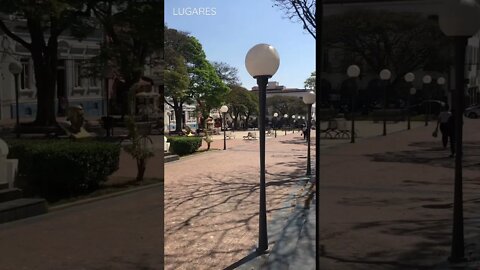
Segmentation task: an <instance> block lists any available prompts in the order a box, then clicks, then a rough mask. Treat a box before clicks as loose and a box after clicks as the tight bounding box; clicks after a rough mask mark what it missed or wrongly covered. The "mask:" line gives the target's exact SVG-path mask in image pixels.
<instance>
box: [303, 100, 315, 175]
mask: <svg viewBox="0 0 480 270" xmlns="http://www.w3.org/2000/svg"><path fill="white" fill-rule="evenodd" d="M315 97H316V96H315V92H313V91H310V92H308V93H306V94H305V95H304V96H303V102H304V103H305V104H307V117H308V119H307V129H306V130H305V132H307V134H306V135H307V144H308V148H307V173H306V175H312V168H311V167H312V166H311V160H310V129H311V126H310V125H311V122H312V104H313V103H315Z"/></svg>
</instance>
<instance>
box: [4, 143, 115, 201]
mask: <svg viewBox="0 0 480 270" xmlns="http://www.w3.org/2000/svg"><path fill="white" fill-rule="evenodd" d="M8 144H9V146H10V153H9V155H8V156H9V158H15V159H18V160H19V163H18V178H17V185H18V186H19V187H20V188H22V189H24V192H25V193H26V194H27V195H30V196H32V195H33V196H37V195H38V196H42V197H44V198H46V199H47V200H48V201H50V202H51V201H56V200H59V199H63V198H68V197H71V196H75V195H79V194H82V193H85V192H89V191H92V190H95V189H96V188H98V187H99V185H100V183H101V182H103V181H105V180H106V179H107V176H109V175H110V174H112V173H113V172H115V171H116V170H118V166H119V157H120V145H119V144H118V143H107V142H97V141H67V140H18V141H9V142H8Z"/></svg>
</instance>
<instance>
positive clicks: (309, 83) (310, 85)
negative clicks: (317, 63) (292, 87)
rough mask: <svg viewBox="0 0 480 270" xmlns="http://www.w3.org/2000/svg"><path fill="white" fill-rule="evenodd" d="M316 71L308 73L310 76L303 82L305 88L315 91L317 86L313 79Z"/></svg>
mask: <svg viewBox="0 0 480 270" xmlns="http://www.w3.org/2000/svg"><path fill="white" fill-rule="evenodd" d="M316 76H317V75H316V72H315V71H314V72H312V74H310V77H308V78H307V79H306V80H305V82H304V84H305V88H306V89H311V90H313V91H316V89H317V87H316V84H315V80H316Z"/></svg>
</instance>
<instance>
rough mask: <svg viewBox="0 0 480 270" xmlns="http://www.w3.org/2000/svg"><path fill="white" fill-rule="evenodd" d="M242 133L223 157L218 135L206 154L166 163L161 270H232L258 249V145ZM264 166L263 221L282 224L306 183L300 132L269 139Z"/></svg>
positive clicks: (303, 150)
mask: <svg viewBox="0 0 480 270" xmlns="http://www.w3.org/2000/svg"><path fill="white" fill-rule="evenodd" d="M280 134H281V136H280ZM240 135H242V134H241V133H240V132H239V133H237V136H236V139H232V140H228V141H227V150H226V151H224V150H218V149H223V140H222V139H223V137H222V136H221V135H220V136H216V137H215V141H214V143H213V144H212V146H211V151H208V152H204V153H200V154H196V155H193V156H189V157H185V158H182V159H180V160H179V161H175V162H170V163H167V164H165V269H224V268H227V267H229V266H230V268H229V269H233V268H232V267H233V266H232V265H235V263H236V262H238V261H240V260H241V259H242V258H244V257H245V256H247V255H248V254H250V253H251V252H252V251H253V250H254V249H255V247H256V245H257V243H258V200H259V197H258V188H259V154H258V149H259V148H258V147H259V143H258V140H243V139H242V136H240ZM313 153H314V152H312V155H313ZM266 163H267V165H266V169H267V174H266V182H267V211H268V221H269V222H271V221H273V220H283V223H284V222H286V220H287V218H288V217H289V214H290V213H291V212H292V211H293V209H294V206H295V200H294V195H295V194H294V193H295V192H296V191H298V190H299V188H300V187H301V185H302V184H304V179H302V178H304V175H305V172H306V143H305V141H304V140H303V138H302V137H300V133H298V132H295V134H291V133H289V134H288V135H287V136H285V135H284V133H280V132H278V134H277V138H274V136H272V137H268V138H267V140H266ZM280 226H281V225H280ZM269 228H270V227H269ZM269 233H271V234H272V235H270V236H271V237H269V241H270V243H271V244H272V245H273V244H274V243H272V241H273V239H274V237H273V231H270V232H269Z"/></svg>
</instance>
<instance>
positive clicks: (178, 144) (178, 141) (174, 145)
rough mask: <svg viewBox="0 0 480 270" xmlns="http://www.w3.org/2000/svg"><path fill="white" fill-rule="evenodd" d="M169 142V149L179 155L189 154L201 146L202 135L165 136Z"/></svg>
mask: <svg viewBox="0 0 480 270" xmlns="http://www.w3.org/2000/svg"><path fill="white" fill-rule="evenodd" d="M167 141H169V142H170V151H172V152H173V153H174V154H177V155H179V156H184V155H189V154H192V153H194V152H195V151H197V150H198V148H200V146H202V137H182V136H178V137H177V136H175V137H167Z"/></svg>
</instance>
